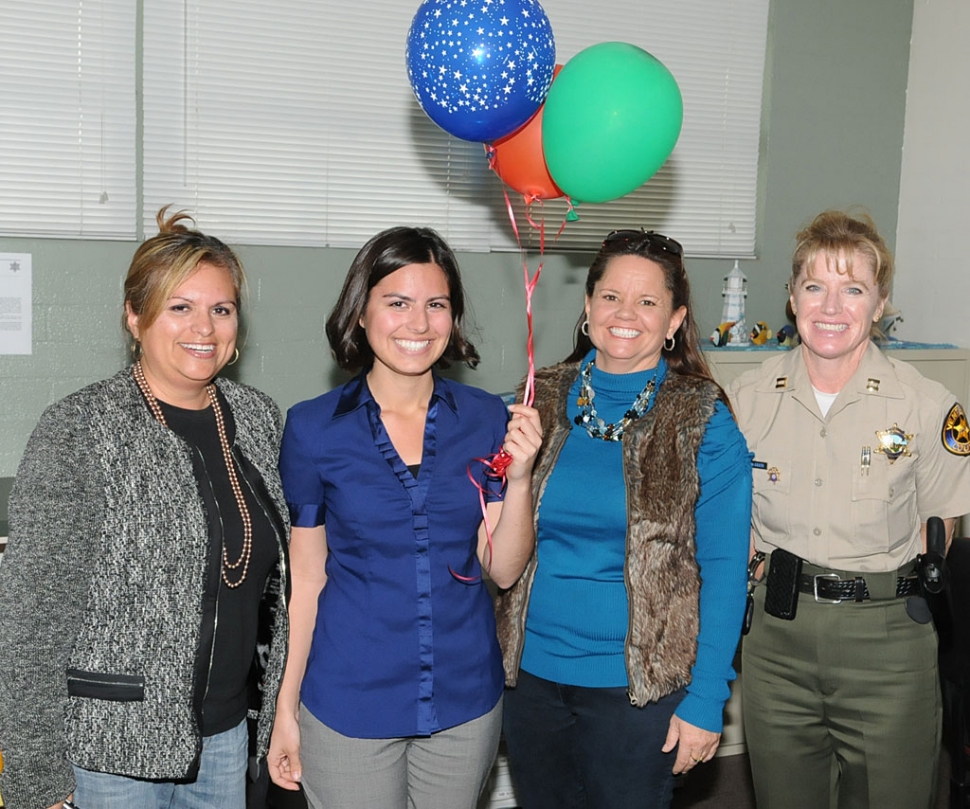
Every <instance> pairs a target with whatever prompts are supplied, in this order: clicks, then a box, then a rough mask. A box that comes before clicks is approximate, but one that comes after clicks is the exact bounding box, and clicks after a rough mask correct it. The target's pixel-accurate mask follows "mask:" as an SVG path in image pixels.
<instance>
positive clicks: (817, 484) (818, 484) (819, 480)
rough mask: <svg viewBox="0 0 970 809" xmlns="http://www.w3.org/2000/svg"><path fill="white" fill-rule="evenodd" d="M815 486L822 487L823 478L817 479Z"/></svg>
mask: <svg viewBox="0 0 970 809" xmlns="http://www.w3.org/2000/svg"><path fill="white" fill-rule="evenodd" d="M815 485H816V486H821V485H822V479H821V478H815Z"/></svg>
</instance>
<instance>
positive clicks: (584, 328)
mask: <svg viewBox="0 0 970 809" xmlns="http://www.w3.org/2000/svg"><path fill="white" fill-rule="evenodd" d="M579 330H580V331H581V332H582V333H583V336H584V337H589V321H588V320H584V321H583V325H582V326H580V327H579Z"/></svg>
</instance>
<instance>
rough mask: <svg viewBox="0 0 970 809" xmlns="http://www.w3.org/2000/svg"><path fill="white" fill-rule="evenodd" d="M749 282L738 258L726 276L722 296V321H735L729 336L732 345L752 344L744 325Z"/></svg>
mask: <svg viewBox="0 0 970 809" xmlns="http://www.w3.org/2000/svg"><path fill="white" fill-rule="evenodd" d="M747 283H748V279H747V277H746V276H745V274H744V273H743V272H741V267H740V266H738V260H737V259H735V260H734V267H733V268H732V269H731V272H729V273H728V274H727V275H725V276H724V289H722V290H721V296H722V297H723V298H724V308H723V309H722V310H721V322H722V323H734V325H733V326H731V331H730V337H729V338H728V342H729V343H731V344H732V345H737V346H747V345H751V338H750V336H749V335H748V328H747V326H745V325H744V299H745V298H746V297H747V295H748V290H747V289H745V285H746V284H747Z"/></svg>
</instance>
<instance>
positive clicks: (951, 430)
mask: <svg viewBox="0 0 970 809" xmlns="http://www.w3.org/2000/svg"><path fill="white" fill-rule="evenodd" d="M942 438H943V446H944V447H945V448H946V451H947V452H952V453H953V454H954V455H970V424H967V414H966V413H964V412H963V408H962V407H960V404H959V402H958V403H956V404H954V405H953V407H951V408H950V412H949V413H947V414H946V420H945V421H944V422H943V432H942Z"/></svg>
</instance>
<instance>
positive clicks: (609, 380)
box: [498, 230, 751, 809]
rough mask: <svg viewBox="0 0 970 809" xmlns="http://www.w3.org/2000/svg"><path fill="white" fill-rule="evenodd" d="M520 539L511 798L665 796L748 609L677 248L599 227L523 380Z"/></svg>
mask: <svg viewBox="0 0 970 809" xmlns="http://www.w3.org/2000/svg"><path fill="white" fill-rule="evenodd" d="M535 407H536V408H537V409H538V410H539V412H540V417H541V419H542V423H543V426H544V427H545V437H544V439H543V444H542V448H541V450H540V452H539V455H538V457H537V459H536V462H535V467H534V471H533V496H534V500H535V504H536V506H535V522H536V532H537V546H536V551H535V552H534V554H533V556H532V558H531V560H530V561H529V563H528V565H527V566H526V569H525V572H524V573H523V574H522V576H521V578H520V579H519V580H518V582H517V583H516V584H515V585H514V586H512V587H511V588H510V589H508V590H505V591H503V592H501V593H500V594H499V598H498V630H499V639H500V642H501V644H502V649H503V654H504V662H505V672H506V681H507V685H508V686H509V688H508V689H507V693H506V706H505V723H504V729H505V736H506V741H507V744H508V750H509V759H510V764H511V767H512V773H513V777H514V780H515V783H516V787H517V797H518V799H519V801H520V804H521V805H522V806H523V807H524V808H525V809H545V807H549V809H570V807H586V806H595V807H597V808H598V809H612V808H614V807H617V808H618V807H624V808H626V807H630V809H632V807H644V808H645V807H650V808H651V809H654V808H655V807H656V808H659V807H667V806H669V804H670V799H671V792H672V789H673V784H674V776H676V775H677V774H679V773H684V772H687V771H689V770H691V769H693V768H694V767H695V766H697V765H698V764H699V763H702V762H705V761H709V760H710V759H711V757H712V756H713V755H714V753H715V751H716V750H717V747H718V744H719V742H720V737H721V729H722V714H723V708H724V704H725V702H726V701H727V699H728V697H729V695H730V692H729V687H728V683H729V682H730V681H731V680H732V679H733V678H734V670H733V668H732V660H733V658H734V654H735V650H736V648H737V644H738V638H739V635H740V630H741V622H742V616H743V612H744V601H745V566H746V560H747V555H748V541H749V530H750V519H751V466H750V460H749V455H748V451H747V447H746V446H745V442H744V439H743V437H742V436H741V433H740V431H739V430H738V427H737V425H736V423H735V421H734V417H733V416H732V414H731V411H730V409H729V407H728V405H727V403H726V398H725V395H724V392H723V391H722V390H721V388H720V387H719V386H718V385H717V383H715V382H714V380H713V378H712V377H711V373H710V371H709V369H708V367H707V364H706V362H705V361H704V358H703V355H702V353H701V350H700V338H699V334H698V330H697V326H696V323H695V322H694V318H693V315H692V313H691V304H690V288H689V284H688V280H687V275H686V272H685V269H684V263H683V249H682V247H681V245H680V244H679V243H678V242H676V241H674V240H673V239H670V238H667V237H666V236H662V235H660V234H658V233H653V232H647V233H644V232H643V231H639V230H636V231H631V230H624V231H615V232H613V233H611V234H610V235H609V236H608V237H607V238H606V240H605V241H604V242H603V246H602V248H601V249H600V251H599V253H598V254H597V256H596V258H595V259H594V261H593V264H592V266H591V267H590V270H589V274H588V276H587V279H586V296H585V306H584V311H583V314H582V316H581V317H580V320H579V322H578V324H577V328H576V337H575V348H574V349H573V352H572V353H571V354H570V355H569V357H567V358H566V360H565V361H564V362H562V363H560V364H558V365H555V366H552V367H550V368H545V369H542V370H540V371H538V372H537V374H536V381H535Z"/></svg>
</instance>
